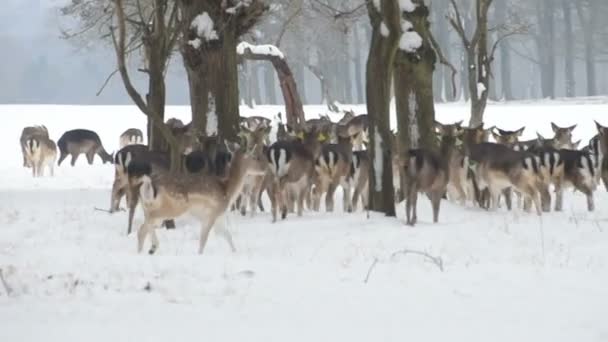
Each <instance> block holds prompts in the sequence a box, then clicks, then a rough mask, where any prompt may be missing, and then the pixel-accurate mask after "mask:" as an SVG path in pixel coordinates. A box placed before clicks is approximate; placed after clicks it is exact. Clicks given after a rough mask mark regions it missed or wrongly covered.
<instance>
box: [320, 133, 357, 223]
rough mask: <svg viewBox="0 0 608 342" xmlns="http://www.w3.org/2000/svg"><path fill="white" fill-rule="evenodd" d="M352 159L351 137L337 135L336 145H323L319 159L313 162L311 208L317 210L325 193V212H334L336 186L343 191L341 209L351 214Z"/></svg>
mask: <svg viewBox="0 0 608 342" xmlns="http://www.w3.org/2000/svg"><path fill="white" fill-rule="evenodd" d="M352 159H353V145H352V137H351V136H349V135H346V136H344V135H342V134H340V135H338V143H337V144H327V145H323V147H322V150H321V154H320V156H319V158H317V160H316V161H315V177H314V179H315V182H314V183H315V184H314V189H313V192H312V196H313V198H312V202H313V204H312V207H313V209H314V210H315V211H318V210H319V206H320V201H321V196H322V195H323V193H325V210H326V211H327V212H332V211H333V210H334V192H335V191H336V188H337V187H338V185H341V186H342V189H343V208H344V210H345V211H346V212H352V211H353V208H352V203H351V192H350V191H351V185H352V183H351V182H350V181H349V178H350V177H349V176H350V172H351V166H352Z"/></svg>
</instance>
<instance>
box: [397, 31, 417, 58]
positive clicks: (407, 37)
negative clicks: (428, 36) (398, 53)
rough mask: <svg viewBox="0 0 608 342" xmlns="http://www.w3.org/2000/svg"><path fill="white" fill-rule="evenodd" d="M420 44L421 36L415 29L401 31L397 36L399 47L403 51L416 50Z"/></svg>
mask: <svg viewBox="0 0 608 342" xmlns="http://www.w3.org/2000/svg"><path fill="white" fill-rule="evenodd" d="M421 46H422V37H420V35H419V34H418V33H417V32H415V31H407V32H403V34H402V35H401V38H399V49H401V50H403V51H405V52H410V53H412V52H416V50H418V49H419V48H420V47H421Z"/></svg>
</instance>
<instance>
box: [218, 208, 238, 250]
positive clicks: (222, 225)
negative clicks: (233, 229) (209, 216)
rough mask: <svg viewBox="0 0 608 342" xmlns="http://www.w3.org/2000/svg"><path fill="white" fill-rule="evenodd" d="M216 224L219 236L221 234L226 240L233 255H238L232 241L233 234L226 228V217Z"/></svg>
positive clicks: (222, 217) (219, 219)
mask: <svg viewBox="0 0 608 342" xmlns="http://www.w3.org/2000/svg"><path fill="white" fill-rule="evenodd" d="M215 222H216V225H215V226H216V227H215V231H216V232H218V234H220V235H221V236H222V237H223V238H224V239H225V240H226V242H227V243H228V246H230V250H231V251H232V253H236V247H234V240H233V239H232V234H231V233H230V231H229V230H228V228H227V227H226V217H225V216H221V217H219V218H218V219H217V220H216V221H215Z"/></svg>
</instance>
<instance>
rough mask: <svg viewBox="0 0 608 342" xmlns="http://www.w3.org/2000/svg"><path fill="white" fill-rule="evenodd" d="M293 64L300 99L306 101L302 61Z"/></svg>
mask: <svg viewBox="0 0 608 342" xmlns="http://www.w3.org/2000/svg"><path fill="white" fill-rule="evenodd" d="M293 65H294V75H295V81H296V84H299V85H300V86H299V87H298V90H299V92H300V99H301V102H302V103H308V100H307V97H306V77H305V75H304V67H303V66H302V63H295V64H293Z"/></svg>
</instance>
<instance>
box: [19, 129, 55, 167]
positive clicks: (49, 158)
mask: <svg viewBox="0 0 608 342" xmlns="http://www.w3.org/2000/svg"><path fill="white" fill-rule="evenodd" d="M25 144H26V148H25V154H26V159H27V160H28V162H29V164H30V165H31V166H32V176H33V177H42V176H44V168H45V166H47V167H48V168H49V170H50V173H51V176H53V175H54V166H55V160H56V159H57V145H56V144H55V142H54V141H53V140H51V139H49V138H48V137H44V136H31V137H30V138H28V139H27V141H26V143H25Z"/></svg>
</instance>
